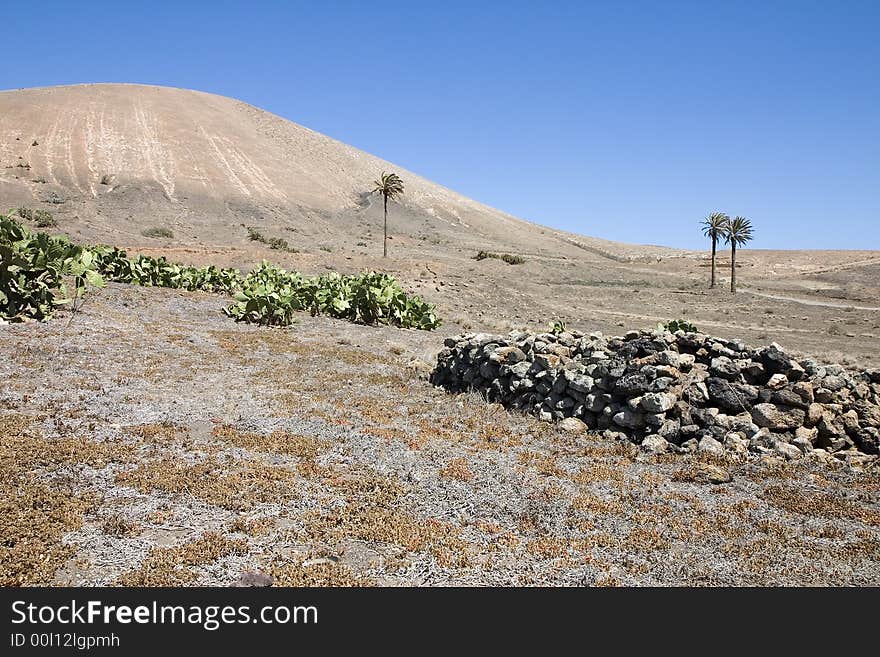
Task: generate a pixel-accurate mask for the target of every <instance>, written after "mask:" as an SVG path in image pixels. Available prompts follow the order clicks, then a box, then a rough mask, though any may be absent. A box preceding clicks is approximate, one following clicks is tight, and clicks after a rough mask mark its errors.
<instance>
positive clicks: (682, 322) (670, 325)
mask: <svg viewBox="0 0 880 657" xmlns="http://www.w3.org/2000/svg"><path fill="white" fill-rule="evenodd" d="M658 328H661V329H663V330H664V331H669V332H670V333H675V332H676V331H684V332H685V333H697V327H696V326H695V325H693V324H691V323H690V322H689V321H687V320H686V319H670V320H669V321H668V322H666V323H664V324H660V325H659V327H658Z"/></svg>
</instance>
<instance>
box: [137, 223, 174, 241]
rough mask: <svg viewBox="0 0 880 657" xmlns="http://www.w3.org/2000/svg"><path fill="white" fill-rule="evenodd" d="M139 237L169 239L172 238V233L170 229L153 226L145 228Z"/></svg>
mask: <svg viewBox="0 0 880 657" xmlns="http://www.w3.org/2000/svg"><path fill="white" fill-rule="evenodd" d="M141 235H143V236H144V237H155V238H164V239H171V238H173V237H174V231H172V230H171V229H170V228H164V227H162V226H154V227H153V228H147V229H146V230H145V231H143V232H142V233H141Z"/></svg>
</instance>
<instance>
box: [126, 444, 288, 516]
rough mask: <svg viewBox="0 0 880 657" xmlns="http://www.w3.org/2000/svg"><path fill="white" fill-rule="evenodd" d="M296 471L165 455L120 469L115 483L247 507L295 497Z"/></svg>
mask: <svg viewBox="0 0 880 657" xmlns="http://www.w3.org/2000/svg"><path fill="white" fill-rule="evenodd" d="M297 480H298V477H297V475H296V474H295V473H294V472H292V471H290V470H288V469H286V468H282V467H276V466H269V465H264V464H261V463H255V462H252V461H248V462H242V463H240V464H239V467H238V468H237V469H232V468H230V467H227V466H226V465H224V464H223V463H220V462H219V461H218V460H217V459H216V458H214V457H209V458H208V459H206V460H205V461H202V462H201V463H196V464H192V465H190V464H186V463H184V462H181V460H180V459H178V458H174V457H171V456H166V457H163V458H160V459H157V460H155V461H151V462H149V463H143V464H141V465H139V466H137V467H136V468H134V469H133V470H128V471H125V472H121V473H119V474H118V475H117V476H116V483H117V484H119V485H121V486H130V487H132V488H136V489H137V490H139V491H141V492H143V493H151V492H154V491H162V492H165V493H174V494H188V495H192V496H193V497H196V498H198V499H201V500H204V501H205V502H208V503H209V504H215V505H217V506H220V507H223V508H224V509H230V510H233V511H248V510H250V509H252V508H253V507H254V506H256V505H257V504H260V503H264V502H284V501H285V500H288V499H292V498H293V497H295V495H296V493H295V484H296V482H297Z"/></svg>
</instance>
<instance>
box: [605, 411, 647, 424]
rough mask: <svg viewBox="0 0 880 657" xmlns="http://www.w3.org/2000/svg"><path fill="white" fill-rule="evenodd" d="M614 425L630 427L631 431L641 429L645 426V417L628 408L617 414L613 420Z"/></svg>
mask: <svg viewBox="0 0 880 657" xmlns="http://www.w3.org/2000/svg"><path fill="white" fill-rule="evenodd" d="M612 420H613V422H614V424H617V425H619V426H621V427H628V428H630V429H640V428H641V427H643V426H645V416H644V415H642V414H641V413H636V412H634V411H632V410H630V409H628V408H625V409H623V410H622V411H620V412H618V413H615V414H614V417H613V418H612Z"/></svg>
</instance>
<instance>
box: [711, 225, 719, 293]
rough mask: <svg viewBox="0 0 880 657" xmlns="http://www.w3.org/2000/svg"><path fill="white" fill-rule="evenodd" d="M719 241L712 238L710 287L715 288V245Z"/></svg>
mask: <svg viewBox="0 0 880 657" xmlns="http://www.w3.org/2000/svg"><path fill="white" fill-rule="evenodd" d="M717 241H718V238H717V237H715V236H714V235H713V236H712V283H711V284H710V285H709V287H715V244H716V242H717Z"/></svg>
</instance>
